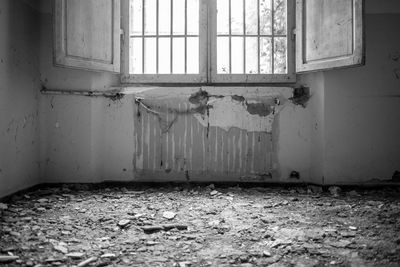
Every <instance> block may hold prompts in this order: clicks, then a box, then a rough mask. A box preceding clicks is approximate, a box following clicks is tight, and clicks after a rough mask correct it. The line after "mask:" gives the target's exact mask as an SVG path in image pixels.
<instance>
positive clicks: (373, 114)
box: [324, 1, 400, 183]
mask: <svg viewBox="0 0 400 267" xmlns="http://www.w3.org/2000/svg"><path fill="white" fill-rule="evenodd" d="M389 2H390V1H389ZM372 3H374V6H376V2H373V1H367V10H370V11H374V10H371V9H369V8H368V4H372ZM370 6H371V5H370ZM388 6H390V7H391V9H390V14H389V13H388V14H377V13H374V14H367V15H366V29H367V31H366V37H367V39H366V40H367V51H366V52H367V58H366V65H365V66H364V67H361V68H354V69H344V70H336V71H329V72H326V73H325V74H324V76H325V108H326V109H325V116H326V117H325V126H326V128H325V133H326V135H325V138H326V140H325V142H326V150H325V151H326V165H325V168H326V173H325V175H326V180H328V181H335V182H341V183H360V182H367V181H371V180H373V179H378V180H385V179H386V180H388V179H391V178H392V175H393V173H394V172H395V171H396V170H400V138H399V137H400V35H399V25H400V1H396V5H395V4H394V3H393V1H392V3H391V5H388ZM383 7H385V5H382V6H381V7H380V8H377V10H378V11H380V10H381V9H382V8H383ZM384 11H385V12H386V11H388V12H389V10H388V9H384ZM395 11H397V13H394V12H395Z"/></svg>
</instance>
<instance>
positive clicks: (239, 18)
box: [231, 0, 243, 34]
mask: <svg viewBox="0 0 400 267" xmlns="http://www.w3.org/2000/svg"><path fill="white" fill-rule="evenodd" d="M231 33H232V34H243V0H232V1H231Z"/></svg>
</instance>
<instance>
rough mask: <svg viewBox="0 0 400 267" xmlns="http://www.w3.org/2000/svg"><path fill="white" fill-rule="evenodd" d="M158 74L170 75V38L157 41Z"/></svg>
mask: <svg viewBox="0 0 400 267" xmlns="http://www.w3.org/2000/svg"><path fill="white" fill-rule="evenodd" d="M158 73H160V74H169V73H171V38H169V37H162V38H159V39H158Z"/></svg>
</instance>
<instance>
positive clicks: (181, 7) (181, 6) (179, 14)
mask: <svg viewBox="0 0 400 267" xmlns="http://www.w3.org/2000/svg"><path fill="white" fill-rule="evenodd" d="M160 1H162V0H160ZM172 1H173V5H174V7H173V14H172V17H173V34H174V35H179V34H185V0H172Z"/></svg>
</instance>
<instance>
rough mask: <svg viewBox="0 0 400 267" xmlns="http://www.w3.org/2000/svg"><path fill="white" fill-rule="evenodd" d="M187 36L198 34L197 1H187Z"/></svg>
mask: <svg viewBox="0 0 400 267" xmlns="http://www.w3.org/2000/svg"><path fill="white" fill-rule="evenodd" d="M162 1H163V0H162ZM187 34H196V35H197V34H199V0H187Z"/></svg>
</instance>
